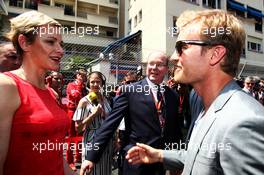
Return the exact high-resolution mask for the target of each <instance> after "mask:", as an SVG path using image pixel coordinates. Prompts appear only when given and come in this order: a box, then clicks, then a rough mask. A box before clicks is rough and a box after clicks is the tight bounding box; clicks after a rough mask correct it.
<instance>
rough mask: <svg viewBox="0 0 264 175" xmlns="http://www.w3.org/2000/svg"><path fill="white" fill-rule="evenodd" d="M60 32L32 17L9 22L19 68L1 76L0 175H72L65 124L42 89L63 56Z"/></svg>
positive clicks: (43, 19)
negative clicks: (65, 152) (65, 149)
mask: <svg viewBox="0 0 264 175" xmlns="http://www.w3.org/2000/svg"><path fill="white" fill-rule="evenodd" d="M60 26H61V25H60V24H59V23H58V22H57V21H55V20H54V19H52V18H50V17H48V16H47V15H45V14H42V13H40V12H36V11H30V12H26V13H23V14H21V15H19V16H17V17H15V18H13V19H11V31H10V32H9V34H8V36H9V37H10V39H11V40H12V42H13V44H14V46H15V48H16V51H17V54H18V55H19V56H20V57H21V58H22V66H21V67H20V68H19V69H17V70H15V71H11V72H6V73H4V74H0V94H1V100H0V145H1V147H0V175H3V174H4V175H38V174H41V175H51V174H54V175H55V174H56V175H64V174H73V173H72V172H71V170H70V169H69V167H68V166H67V165H66V164H64V160H63V144H62V143H63V142H64V137H65V134H66V131H67V129H68V127H69V120H68V117H67V115H66V113H65V112H64V111H63V110H62V109H61V108H60V106H59V105H58V103H57V101H56V98H55V96H54V93H53V91H52V90H51V89H50V88H48V87H47V86H46V85H45V74H46V73H47V72H48V71H49V70H54V71H57V70H58V69H59V67H60V66H59V64H60V60H61V58H62V56H63V49H62V37H61V35H60V33H59V32H58V31H59V28H60ZM51 31H53V32H51Z"/></svg>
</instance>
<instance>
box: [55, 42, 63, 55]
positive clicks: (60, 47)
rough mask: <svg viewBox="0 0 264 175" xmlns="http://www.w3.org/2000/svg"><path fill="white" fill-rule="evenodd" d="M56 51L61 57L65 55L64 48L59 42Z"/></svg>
mask: <svg viewBox="0 0 264 175" xmlns="http://www.w3.org/2000/svg"><path fill="white" fill-rule="evenodd" d="M56 52H57V53H58V54H60V55H61V57H62V56H63V55H64V50H63V48H62V46H61V45H60V44H58V46H57V48H56Z"/></svg>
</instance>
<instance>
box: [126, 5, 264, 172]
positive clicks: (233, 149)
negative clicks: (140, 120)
mask: <svg viewBox="0 0 264 175" xmlns="http://www.w3.org/2000/svg"><path fill="white" fill-rule="evenodd" d="M177 27H179V36H178V39H177V42H176V52H175V53H174V54H173V55H172V57H171V59H172V61H174V66H175V72H174V79H175V81H177V82H180V83H186V84H191V85H192V86H193V87H194V89H195V91H196V92H197V93H198V95H199V96H200V97H201V98H202V101H203V104H204V110H203V111H202V112H201V113H200V114H199V116H198V118H197V119H196V121H195V123H194V126H193V130H192V133H191V137H190V140H189V144H188V148H187V150H184V149H181V150H159V149H154V148H152V147H150V146H148V145H144V144H138V145H137V146H135V147H133V148H131V149H130V150H129V151H128V154H127V156H126V158H127V159H128V161H129V162H130V163H134V164H137V163H153V162H163V163H164V166H165V168H167V169H181V168H183V167H184V169H183V172H182V174H183V175H191V174H192V175H199V174H201V175H214V174H220V175H221V174H228V175H238V174H239V175H246V174H252V175H253V174H254V175H259V174H264V161H263V160H264V127H263V126H264V107H263V106H262V105H261V104H260V103H258V102H257V101H256V100H255V99H254V98H253V97H251V96H249V95H247V94H246V93H245V92H244V91H242V89H241V88H240V87H239V86H238V85H237V84H236V82H235V81H233V77H234V76H235V74H236V72H237V68H238V63H239V59H240V54H241V51H242V49H243V46H244V42H245V31H244V29H243V27H242V25H241V23H240V21H239V20H238V19H237V18H236V17H234V16H233V15H230V14H227V13H226V12H225V11H221V10H206V11H196V12H195V11H187V12H184V13H183V14H182V15H181V16H180V17H179V18H178V20H177ZM174 148H175V146H174Z"/></svg>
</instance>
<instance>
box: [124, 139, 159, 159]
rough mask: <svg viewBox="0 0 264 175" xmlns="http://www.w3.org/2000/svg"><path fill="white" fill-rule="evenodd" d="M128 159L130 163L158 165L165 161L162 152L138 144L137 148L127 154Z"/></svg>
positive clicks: (131, 149)
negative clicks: (157, 163)
mask: <svg viewBox="0 0 264 175" xmlns="http://www.w3.org/2000/svg"><path fill="white" fill-rule="evenodd" d="M126 159H127V160H128V162H129V163H132V164H140V163H146V164H150V163H156V162H162V161H163V154H162V150H160V149H155V148H152V147H150V146H148V145H145V144H141V143H137V146H134V147H132V148H130V149H129V150H128V152H127V155H126Z"/></svg>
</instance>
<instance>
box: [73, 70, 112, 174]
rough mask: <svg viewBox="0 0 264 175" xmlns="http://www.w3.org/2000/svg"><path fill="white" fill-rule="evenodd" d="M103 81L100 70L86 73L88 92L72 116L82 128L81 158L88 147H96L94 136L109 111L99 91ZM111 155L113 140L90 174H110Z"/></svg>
mask: <svg viewBox="0 0 264 175" xmlns="http://www.w3.org/2000/svg"><path fill="white" fill-rule="evenodd" d="M105 81H106V80H105V76H104V75H103V74H102V73H101V72H97V71H95V72H91V73H90V74H89V75H88V80H87V83H88V84H87V86H88V88H89V94H88V95H87V96H85V97H83V98H82V99H81V100H80V102H79V104H78V107H77V109H76V111H75V114H74V116H73V120H74V121H76V122H77V128H78V130H84V136H83V159H84V156H85V155H86V154H89V149H96V143H94V142H93V140H94V136H95V134H96V131H97V129H98V128H100V126H101V124H102V122H103V121H104V119H105V118H106V117H107V116H108V114H109V112H110V111H111V107H110V104H109V102H108V101H107V99H106V97H104V96H103V95H102V93H101V89H102V87H103V86H104V85H105ZM112 155H113V142H112V141H110V143H109V145H108V147H107V148H106V149H105V151H104V153H103V156H102V158H101V159H100V161H99V162H98V163H97V164H95V166H94V168H93V172H92V173H91V174H93V175H111V168H112V163H111V162H112Z"/></svg>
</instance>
